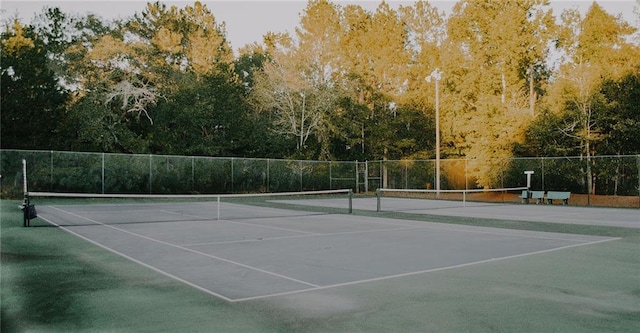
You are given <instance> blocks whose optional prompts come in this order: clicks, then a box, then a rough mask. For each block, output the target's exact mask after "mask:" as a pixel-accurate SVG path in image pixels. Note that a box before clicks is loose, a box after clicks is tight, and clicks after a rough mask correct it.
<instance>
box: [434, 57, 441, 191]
mask: <svg viewBox="0 0 640 333" xmlns="http://www.w3.org/2000/svg"><path fill="white" fill-rule="evenodd" d="M435 73H437V74H436V78H435V79H436V195H437V196H438V197H439V196H440V89H438V88H439V87H438V82H440V72H438V69H436V71H435Z"/></svg>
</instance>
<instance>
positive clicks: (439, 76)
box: [425, 68, 442, 197]
mask: <svg viewBox="0 0 640 333" xmlns="http://www.w3.org/2000/svg"><path fill="white" fill-rule="evenodd" d="M432 78H433V80H434V81H436V196H438V197H439V196H440V89H438V88H439V87H438V82H440V80H441V79H442V72H441V71H440V70H439V69H437V68H436V69H434V70H433V72H431V74H430V75H429V76H427V77H426V78H425V80H426V81H427V82H431V79H432Z"/></svg>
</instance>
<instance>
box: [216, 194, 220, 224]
mask: <svg viewBox="0 0 640 333" xmlns="http://www.w3.org/2000/svg"><path fill="white" fill-rule="evenodd" d="M216 198H217V200H218V221H220V196H217V197H216Z"/></svg>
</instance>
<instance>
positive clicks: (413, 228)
mask: <svg viewBox="0 0 640 333" xmlns="http://www.w3.org/2000/svg"><path fill="white" fill-rule="evenodd" d="M421 228H422V227H411V226H408V227H403V228H388V229H373V230H360V231H343V232H333V233H326V234H311V235H294V236H282V237H263V238H260V239H242V240H234V241H222V242H209V243H194V244H181V245H180V246H204V245H218V244H234V243H246V242H262V241H269V240H280V239H290V238H303V237H322V236H337V235H349V234H366V233H373V232H387V231H402V230H415V229H421Z"/></svg>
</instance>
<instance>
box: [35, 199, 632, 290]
mask: <svg viewBox="0 0 640 333" xmlns="http://www.w3.org/2000/svg"><path fill="white" fill-rule="evenodd" d="M394 200H398V202H400V201H402V203H401V205H408V207H409V208H408V210H409V211H412V212H416V213H417V212H419V211H420V209H422V208H426V209H428V212H429V214H438V213H439V212H440V213H442V214H444V213H446V214H453V213H454V212H458V213H459V214H480V215H482V214H485V216H489V215H490V214H492V213H491V212H492V211H496V208H495V207H493V206H487V204H483V205H476V206H475V207H474V206H473V205H468V206H467V207H463V208H460V207H457V208H442V206H440V208H428V207H423V206H424V205H425V201H424V200H416V199H394ZM271 201H278V202H280V203H282V202H286V203H292V202H293V203H296V204H301V203H304V204H305V205H310V206H323V205H324V206H336V205H337V206H339V207H345V203H346V201H345V200H344V199H333V198H331V199H310V200H292V201H289V200H282V199H280V200H271ZM414 201H416V202H414ZM417 201H419V202H420V203H418V202H417ZM372 202H373V208H374V209H375V205H376V202H375V198H373V199H371V198H359V199H354V202H353V206H354V208H355V209H363V210H367V209H371V205H372ZM409 202H410V204H409ZM390 204H391V203H390V202H389V203H386V202H385V207H386V205H390ZM427 204H428V203H427ZM441 204H442V203H441V202H440V205H441ZM415 205H418V206H415ZM421 205H422V206H421ZM458 205H459V203H458ZM292 207H293V206H292ZM551 208H554V209H555V208H559V209H566V208H567V207H540V206H537V207H536V206H534V205H533V206H513V207H511V208H510V209H513V210H512V211H511V213H509V214H513V215H514V216H517V215H518V214H519V215H521V216H522V215H523V212H522V210H523V209H527V210H532V209H535V210H536V211H537V212H540V211H541V210H545V209H551ZM500 209H506V206H504V205H503V206H500ZM483 212H484V213H483ZM38 213H39V217H40V218H42V219H44V220H46V221H48V222H50V223H52V224H54V225H58V226H60V227H61V228H63V229H64V230H66V231H68V232H70V233H72V234H74V235H76V236H79V237H81V238H83V239H85V240H87V241H89V242H91V243H94V244H96V245H98V246H101V247H103V248H105V249H107V250H109V251H111V252H113V253H116V254H118V255H120V256H123V257H125V258H127V259H129V260H131V261H134V262H136V263H138V264H140V265H143V266H145V267H148V268H150V269H152V270H155V271H156V272H158V273H161V274H164V275H166V276H169V277H171V278H173V279H176V280H178V281H180V282H182V283H184V284H187V285H189V286H191V287H193V288H196V289H198V290H200V291H202V292H204V293H207V294H210V295H213V296H215V297H218V298H221V299H223V300H226V301H229V302H242V301H248V300H258V299H266V298H273V297H277V296H284V295H296V294H302V295H303V294H305V293H308V292H313V291H319V290H327V289H332V288H337V287H342V288H349V287H350V286H356V285H362V284H366V283H371V282H374V281H383V280H389V282H390V283H392V284H393V282H394V279H399V278H402V277H409V276H418V275H428V274H430V273H434V272H441V271H445V270H455V269H461V268H464V267H470V266H481V265H485V264H488V263H493V262H497V261H503V260H515V259H517V258H522V257H527V256H535V255H540V254H543V253H549V252H553V251H563V250H567V249H569V248H575V247H581V246H589V245H594V244H598V243H604V242H609V241H612V240H616V239H617V238H614V237H601V236H587V235H574V234H566V233H562V234H560V233H548V232H537V231H526V230H507V229H498V228H489V227H480V226H463V225H454V224H441V223H425V222H420V221H411V220H404V219H403V220H400V219H393V218H384V217H375V216H363V215H358V214H355V215H351V214H345V213H344V212H342V213H337V214H329V213H326V212H322V211H320V212H318V211H315V210H311V209H309V210H308V211H307V210H300V209H293V208H292V209H284V208H273V207H264V206H255V205H251V204H242V203H230V202H223V203H219V202H218V203H217V202H211V201H209V202H207V201H205V202H160V203H146V202H140V203H109V204H80V205H78V204H70V205H69V204H50V205H39V206H38ZM525 214H532V216H535V214H534V211H530V212H529V213H525ZM545 214H546V213H545ZM552 214H554V213H548V215H546V217H545V218H549V219H551V218H552V217H551V215H552ZM591 215H593V214H591ZM539 216H544V214H542V215H539ZM510 218H513V217H510ZM526 218H527V219H529V218H530V217H526ZM574 218H575V217H574ZM580 218H582V217H580ZM566 220H569V218H567V219H566ZM628 222H629V221H628ZM630 222H633V221H630ZM399 280H402V279H399Z"/></svg>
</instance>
